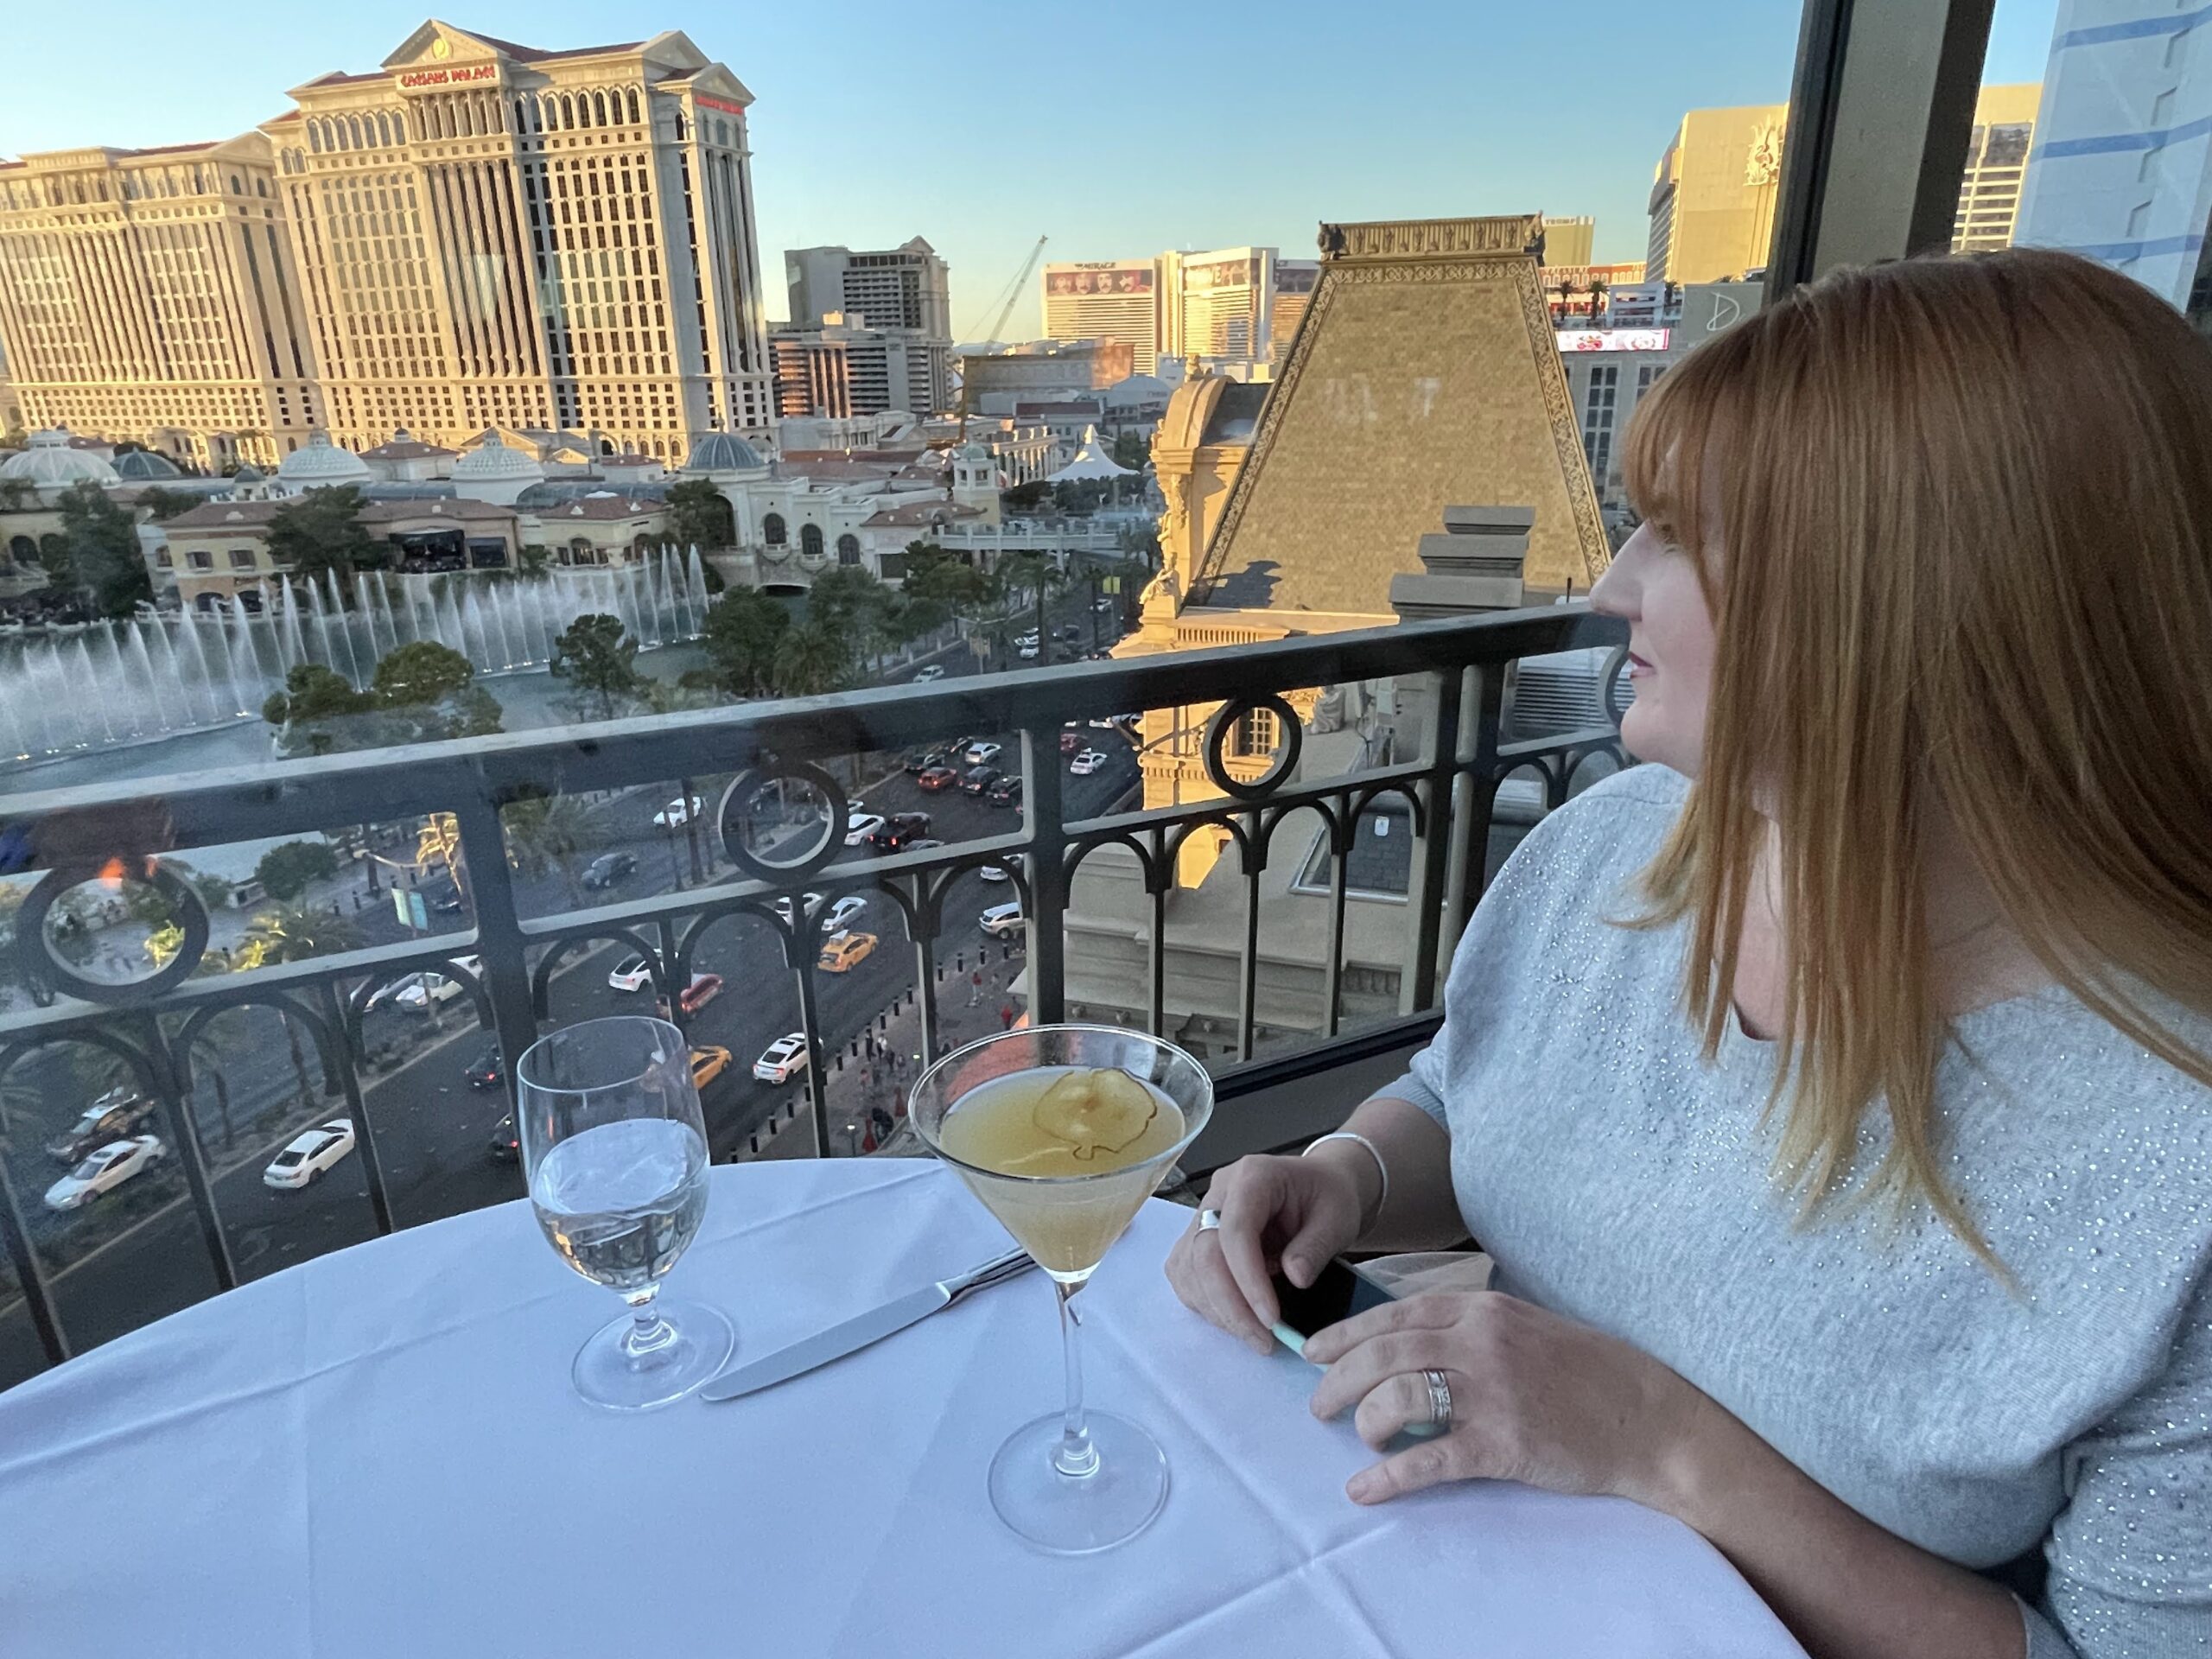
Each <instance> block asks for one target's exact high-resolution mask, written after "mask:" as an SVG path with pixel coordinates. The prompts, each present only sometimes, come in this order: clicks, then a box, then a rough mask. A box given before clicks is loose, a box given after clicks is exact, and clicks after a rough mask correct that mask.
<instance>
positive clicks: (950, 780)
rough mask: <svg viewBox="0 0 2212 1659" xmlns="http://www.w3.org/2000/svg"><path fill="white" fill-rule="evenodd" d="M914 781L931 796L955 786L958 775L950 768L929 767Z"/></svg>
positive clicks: (958, 778) (958, 779)
mask: <svg viewBox="0 0 2212 1659" xmlns="http://www.w3.org/2000/svg"><path fill="white" fill-rule="evenodd" d="M914 781H915V783H917V784H918V785H920V786H921V787H922V788H924V789H925V790H927V791H929V792H930V793H931V794H932V795H935V794H938V793H940V792H942V791H944V790H948V789H950V788H951V787H952V786H953V785H955V784H957V783H958V782H959V781H960V774H959V773H958V772H955V771H954V770H953V769H952V768H951V767H950V766H930V767H928V768H926V769H925V770H924V772H922V775H921V776H920V777H918V778H917V779H914Z"/></svg>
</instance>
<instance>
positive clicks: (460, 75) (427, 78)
mask: <svg viewBox="0 0 2212 1659" xmlns="http://www.w3.org/2000/svg"><path fill="white" fill-rule="evenodd" d="M392 79H394V80H396V81H397V82H398V83H399V85H400V86H401V87H403V88H404V89H405V90H407V91H410V92H412V91H414V90H416V88H418V87H423V86H469V85H470V84H472V83H474V82H476V81H482V80H497V79H499V65H498V64H496V63H456V64H452V65H449V66H447V67H440V68H436V69H407V70H403V71H402V72H401V73H398V74H397V75H394V76H393V77H392Z"/></svg>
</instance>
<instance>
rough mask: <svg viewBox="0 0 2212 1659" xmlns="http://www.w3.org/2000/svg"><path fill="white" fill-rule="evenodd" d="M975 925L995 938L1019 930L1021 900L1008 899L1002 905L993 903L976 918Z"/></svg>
mask: <svg viewBox="0 0 2212 1659" xmlns="http://www.w3.org/2000/svg"><path fill="white" fill-rule="evenodd" d="M976 925H977V926H979V927H981V928H982V930H983V931H984V932H986V933H988V934H989V935H990V936H991V937H992V938H995V939H1003V938H1006V937H1007V935H1008V934H1012V933H1019V932H1020V931H1021V900H1020V899H1007V901H1006V903H1004V904H1002V905H993V906H991V907H990V908H989V909H988V910H987V911H985V912H983V913H982V915H980V916H978V917H977V918H976Z"/></svg>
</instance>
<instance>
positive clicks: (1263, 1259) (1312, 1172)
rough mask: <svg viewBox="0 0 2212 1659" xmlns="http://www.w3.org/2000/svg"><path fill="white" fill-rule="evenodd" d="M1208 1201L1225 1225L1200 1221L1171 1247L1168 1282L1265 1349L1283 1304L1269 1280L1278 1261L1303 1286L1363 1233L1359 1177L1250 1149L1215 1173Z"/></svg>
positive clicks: (1325, 1164)
mask: <svg viewBox="0 0 2212 1659" xmlns="http://www.w3.org/2000/svg"><path fill="white" fill-rule="evenodd" d="M1206 1208H1207V1209H1209V1210H1217V1211H1220V1212H1221V1225H1220V1226H1219V1227H1218V1228H1215V1229H1211V1230H1205V1231H1201V1230H1199V1228H1198V1223H1197V1221H1196V1220H1195V1219H1193V1220H1192V1224H1191V1228H1190V1230H1189V1231H1187V1232H1185V1234H1184V1235H1183V1236H1182V1237H1180V1238H1179V1239H1178V1240H1176V1241H1175V1248H1174V1249H1172V1250H1170V1251H1169V1252H1168V1253H1167V1282H1168V1283H1169V1284H1171V1285H1173V1286H1174V1287H1175V1294H1177V1295H1178V1296H1180V1297H1181V1298H1182V1299H1183V1301H1184V1305H1185V1306H1188V1307H1190V1308H1191V1309H1192V1310H1193V1311H1194V1312H1196V1313H1199V1314H1201V1315H1203V1316H1204V1317H1205V1319H1209V1320H1211V1322H1212V1323H1214V1324H1215V1325H1219V1326H1220V1327H1221V1328H1222V1329H1223V1330H1224V1331H1226V1332H1229V1333H1230V1335H1231V1336H1234V1337H1238V1338H1243V1340H1244V1341H1245V1342H1247V1343H1249V1344H1251V1346H1252V1348H1253V1349H1254V1350H1255V1351H1257V1352H1259V1353H1262V1354H1264V1353H1267V1352H1268V1351H1270V1350H1272V1349H1273V1348H1274V1340H1275V1339H1274V1335H1273V1333H1272V1332H1270V1331H1269V1330H1268V1326H1270V1325H1273V1324H1274V1322H1275V1320H1276V1319H1279V1318H1280V1317H1281V1309H1279V1308H1278V1307H1277V1306H1276V1305H1275V1291H1274V1285H1273V1284H1272V1283H1270V1282H1269V1281H1270V1279H1271V1278H1272V1277H1273V1275H1274V1272H1275V1270H1276V1268H1277V1266H1278V1264H1280V1266H1281V1270H1282V1273H1283V1275H1284V1277H1286V1278H1287V1279H1288V1280H1289V1281H1290V1282H1291V1283H1292V1284H1294V1285H1296V1286H1298V1287H1300V1289H1301V1290H1302V1289H1304V1288H1305V1287H1306V1286H1307V1285H1310V1284H1312V1283H1313V1279H1314V1276H1315V1275H1316V1274H1319V1272H1320V1271H1321V1269H1322V1268H1323V1267H1325V1265H1327V1263H1328V1261H1329V1258H1330V1257H1331V1256H1332V1255H1336V1254H1337V1252H1338V1251H1339V1250H1342V1249H1347V1248H1348V1247H1349V1246H1350V1245H1351V1243H1352V1241H1353V1240H1355V1239H1357V1237H1358V1236H1359V1222H1360V1187H1359V1181H1358V1178H1357V1176H1355V1175H1354V1174H1352V1173H1350V1172H1349V1171H1347V1170H1346V1169H1345V1168H1344V1167H1343V1166H1341V1165H1338V1164H1335V1163H1332V1162H1330V1161H1328V1160H1323V1159H1319V1158H1277V1157H1271V1156H1266V1155H1261V1156H1256V1157H1251V1158H1240V1159H1239V1160H1237V1161H1236V1162H1235V1163H1233V1164H1231V1165H1230V1166H1229V1167H1228V1168H1226V1169H1224V1170H1223V1171H1222V1172H1221V1173H1220V1174H1218V1175H1217V1176H1215V1177H1214V1178H1213V1185H1211V1187H1209V1188H1208V1189H1207V1191H1206Z"/></svg>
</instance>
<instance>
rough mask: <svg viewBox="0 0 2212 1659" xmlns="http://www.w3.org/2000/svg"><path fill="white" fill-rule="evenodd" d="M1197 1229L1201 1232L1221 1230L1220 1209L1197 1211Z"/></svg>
mask: <svg viewBox="0 0 2212 1659" xmlns="http://www.w3.org/2000/svg"><path fill="white" fill-rule="evenodd" d="M1198 1230H1199V1231H1200V1232H1202V1233H1217V1232H1219V1231H1220V1230H1221V1211H1218V1210H1201V1211H1198Z"/></svg>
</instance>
